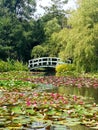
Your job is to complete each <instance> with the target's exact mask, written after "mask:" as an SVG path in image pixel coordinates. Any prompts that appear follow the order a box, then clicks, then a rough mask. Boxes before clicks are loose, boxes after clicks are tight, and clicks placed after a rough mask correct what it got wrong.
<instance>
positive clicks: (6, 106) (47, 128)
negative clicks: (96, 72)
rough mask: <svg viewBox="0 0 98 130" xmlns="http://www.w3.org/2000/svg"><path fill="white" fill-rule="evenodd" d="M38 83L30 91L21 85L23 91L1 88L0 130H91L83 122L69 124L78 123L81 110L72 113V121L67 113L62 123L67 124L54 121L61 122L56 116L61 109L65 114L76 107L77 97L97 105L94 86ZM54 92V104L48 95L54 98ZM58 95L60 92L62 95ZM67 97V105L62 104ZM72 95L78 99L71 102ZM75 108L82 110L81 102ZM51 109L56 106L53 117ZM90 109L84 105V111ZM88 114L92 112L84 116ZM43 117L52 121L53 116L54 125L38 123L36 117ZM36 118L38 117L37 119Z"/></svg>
mask: <svg viewBox="0 0 98 130" xmlns="http://www.w3.org/2000/svg"><path fill="white" fill-rule="evenodd" d="M44 78H45V77H44ZM49 78H50V77H47V79H48V81H49ZM52 78H53V77H52ZM53 80H54V79H53ZM56 80H57V79H56ZM38 81H43V79H40V80H39V79H37V82H38ZM50 81H51V79H50ZM50 81H49V82H50ZM45 82H46V80H45ZM51 83H52V82H51ZM56 83H58V82H56ZM61 84H62V82H61ZM39 85H40V86H41V88H40V86H39V88H37V91H36V89H35V90H34V91H33V89H32V90H28V89H27V90H26V88H24V89H23V90H22V89H21V90H17V91H4V92H2V91H0V99H1V100H0V105H1V106H0V129H1V130H3V129H4V130H16V129H18V130H94V129H93V128H89V127H86V126H84V125H79V124H78V125H77V123H76V124H75V125H73V124H71V123H73V122H75V121H76V122H79V120H78V119H79V118H80V117H79V116H81V113H80V115H79V114H78V113H77V116H76V115H75V116H76V118H75V120H74V119H73V118H72V119H69V116H70V113H69V116H68V119H67V120H68V121H69V124H68V123H66V122H65V124H68V125H60V124H58V123H57V122H59V121H61V123H62V120H61V119H60V118H59V116H58V115H59V114H61V113H62V114H63V112H65V113H66V112H67V111H69V112H70V111H71V108H72V109H73V108H74V107H76V105H77V103H78V101H80V99H82V98H83V100H85V99H84V98H85V97H87V98H86V100H87V101H88V102H91V103H97V104H98V88H96V89H94V88H91V87H90V88H86V87H81V88H78V87H73V86H69V87H64V86H60V87H54V86H53V85H52V84H49V83H48V84H47V82H46V84H45V83H41V84H39ZM45 87H47V89H45ZM37 92H38V93H37ZM57 95H58V98H59V100H55V102H56V103H57V102H58V103H57V104H56V105H55V104H54V103H55V102H54V103H53V102H52V100H53V99H52V98H56V97H54V96H57ZM62 95H64V97H63V96H62ZM3 96H4V97H3ZM44 97H45V98H44ZM67 98H68V102H69V103H68V104H67V103H65V105H64V103H63V99H64V100H67ZM74 98H78V101H74ZM31 102H32V105H33V107H32V106H31ZM49 103H50V104H49ZM72 103H76V104H75V105H73V104H72ZM47 104H48V106H47ZM54 105H55V106H54ZM59 105H61V106H59ZM67 105H68V106H67ZM88 105H89V104H87V105H85V107H87V108H88V107H91V109H92V108H93V107H92V105H89V106H88ZM36 106H37V107H36ZM52 106H53V109H51V107H52ZM69 106H70V107H69ZM66 107H67V110H66V109H65V108H66ZM68 107H69V108H68ZM78 107H79V108H78V109H77V110H79V111H80V109H83V111H84V108H83V107H84V105H83V106H82V105H81V104H80V105H78ZM94 107H95V109H94V111H96V114H97V118H98V111H97V110H98V109H97V108H98V106H95V104H94ZM54 108H56V109H58V113H57V114H58V115H57V117H55V116H53V115H52V114H54V115H55V110H54ZM63 108H64V109H65V110H64V111H63ZM91 109H89V108H88V110H91ZM96 109H97V110H96ZM59 110H60V111H59ZM74 110H75V109H74ZM91 111H92V110H91ZM56 112H57V111H56ZM76 112H77V111H76ZM37 113H38V114H37ZM89 113H90V114H92V112H90V111H88V112H86V114H87V115H88V114H89ZM45 114H48V118H47V115H45ZM43 116H44V119H46V120H49V118H50V117H51V118H52V120H55V118H56V123H57V125H54V124H52V125H49V123H50V121H49V122H48V124H47V123H41V122H40V119H42V118H43ZM49 116H50V117H49ZM90 116H92V115H90ZM65 117H66V115H64V120H65ZM57 119H58V120H57ZM88 119H89V118H88ZM37 120H39V122H38V121H37ZM67 120H66V121H67ZM31 121H32V122H31ZM86 123H87V122H86ZM7 124H9V125H7ZM15 124H17V125H15ZM22 124H23V125H22ZM80 124H81V123H80ZM4 126H5V128H4Z"/></svg>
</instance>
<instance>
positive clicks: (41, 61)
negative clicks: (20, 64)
mask: <svg viewBox="0 0 98 130" xmlns="http://www.w3.org/2000/svg"><path fill="white" fill-rule="evenodd" d="M58 64H64V62H62V61H61V59H60V58H57V57H41V58H36V59H31V60H29V64H28V68H29V69H30V70H33V69H36V68H40V67H42V68H44V67H52V68H55V67H56V65H58Z"/></svg>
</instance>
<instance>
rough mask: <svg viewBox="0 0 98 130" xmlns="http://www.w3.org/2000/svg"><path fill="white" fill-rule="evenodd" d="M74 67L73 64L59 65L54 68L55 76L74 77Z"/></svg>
mask: <svg viewBox="0 0 98 130" xmlns="http://www.w3.org/2000/svg"><path fill="white" fill-rule="evenodd" d="M74 74H75V66H74V65H73V64H61V65H57V66H56V75H57V76H66V75H74Z"/></svg>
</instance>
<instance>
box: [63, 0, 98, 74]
mask: <svg viewBox="0 0 98 130" xmlns="http://www.w3.org/2000/svg"><path fill="white" fill-rule="evenodd" d="M69 24H70V25H71V29H70V31H69V36H68V37H67V39H66V41H67V44H66V46H65V49H64V50H63V52H62V53H63V54H65V57H69V58H73V60H74V63H75V65H76V68H77V70H78V71H84V72H89V71H94V70H98V0H78V8H77V10H75V11H74V12H73V13H72V15H71V17H70V18H69Z"/></svg>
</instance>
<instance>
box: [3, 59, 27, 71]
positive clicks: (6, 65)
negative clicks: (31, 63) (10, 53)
mask: <svg viewBox="0 0 98 130" xmlns="http://www.w3.org/2000/svg"><path fill="white" fill-rule="evenodd" d="M13 70H15V71H25V70H28V68H27V65H24V64H23V63H22V62H19V61H14V60H8V61H7V62H5V61H2V60H0V72H7V71H13Z"/></svg>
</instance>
